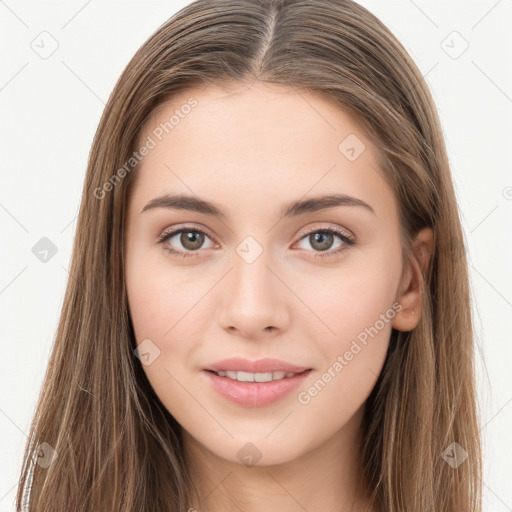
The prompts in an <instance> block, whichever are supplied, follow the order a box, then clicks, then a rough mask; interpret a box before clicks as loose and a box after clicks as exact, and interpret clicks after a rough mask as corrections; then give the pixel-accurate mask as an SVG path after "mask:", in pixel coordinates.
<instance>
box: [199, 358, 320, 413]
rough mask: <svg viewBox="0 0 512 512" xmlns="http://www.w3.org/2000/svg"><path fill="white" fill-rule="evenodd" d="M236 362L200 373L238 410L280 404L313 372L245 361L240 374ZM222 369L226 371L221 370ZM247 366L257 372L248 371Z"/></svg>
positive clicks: (282, 364)
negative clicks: (239, 408) (238, 408)
mask: <svg viewBox="0 0 512 512" xmlns="http://www.w3.org/2000/svg"><path fill="white" fill-rule="evenodd" d="M239 362H240V360H238V362H237V361H236V360H231V361H229V362H228V363H226V362H224V363H218V364H217V365H216V366H217V368H211V367H210V368H208V369H203V371H202V372H200V373H201V374H202V375H203V377H204V378H205V380H206V382H207V384H208V385H209V386H210V387H211V389H213V390H214V391H215V392H216V393H217V394H218V395H219V396H221V397H223V398H224V399H226V400H228V401H230V402H231V403H234V404H236V405H237V406H241V407H253V408H254V407H265V406H267V405H270V404H273V403H276V402H278V401H281V400H283V399H284V398H285V397H287V396H288V397H289V396H290V395H291V394H292V392H293V391H294V390H296V389H297V388H298V387H299V386H301V385H302V384H303V383H304V381H305V379H306V378H307V377H308V375H309V374H310V373H311V372H312V371H313V369H312V368H301V367H299V366H292V365H289V364H286V363H283V362H281V361H276V360H273V361H270V360H268V359H267V360H266V361H263V360H261V361H259V362H252V363H251V362H247V360H245V362H242V366H244V369H242V370H240V369H237V366H236V365H237V364H238V365H239ZM226 366H228V368H229V369H223V368H226ZM248 366H252V368H250V369H252V370H260V371H248V370H249V368H247V367H248ZM255 366H259V368H255ZM276 367H278V368H279V367H280V368H281V369H276ZM263 370H265V371H263Z"/></svg>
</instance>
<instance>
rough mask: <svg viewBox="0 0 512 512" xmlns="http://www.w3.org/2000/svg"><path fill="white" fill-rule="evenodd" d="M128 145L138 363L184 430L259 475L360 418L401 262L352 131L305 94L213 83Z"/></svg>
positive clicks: (381, 195)
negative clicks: (133, 158)
mask: <svg viewBox="0 0 512 512" xmlns="http://www.w3.org/2000/svg"><path fill="white" fill-rule="evenodd" d="M138 147H139V148H140V151H139V156H140V158H141V159H142V160H141V163H140V165H139V168H138V169H137V171H134V172H137V176H136V178H137V179H136V181H135V183H134V188H133V190H132V194H131V196H130V201H129V205H128V213H127V226H126V238H125V244H126V245H125V249H126V283H127V291H128V299H129V307H130V313H131V318H132V322H133V326H134V330H135V335H136V342H137V344H138V345H139V347H138V350H139V352H138V354H137V355H138V357H139V358H140V359H141V363H142V364H143V368H144V371H145V372H146V375H147V377H148V379H149V381H150V383H151V385H152V386H153V388H154V390H155V392H156V394H157V395H158V397H159V398H160V400H161V402H162V403H163V404H164V405H165V407H166V408H167V409H168V410H169V412H170V413H171V414H172V415H173V416H174V417H175V418H176V419H177V421H178V422H179V423H180V424H181V425H182V427H183V428H184V430H185V431H186V433H187V435H190V436H191V437H192V438H193V439H194V442H196V443H198V444H199V445H201V446H202V447H204V448H206V449H207V450H209V451H210V452H211V453H213V454H215V455H217V456H219V457H221V458H223V459H226V460H229V461H232V462H238V463H244V464H246V463H247V462H248V461H253V463H255V462H257V463H258V464H260V465H266V464H276V463H280V462H286V461H290V460H292V459H295V458H297V457H299V456H300V455H302V454H305V453H306V452H309V451H310V450H313V449H315V448H317V447H319V446H320V445H322V444H324V443H326V442H328V441H329V440H331V439H333V438H334V437H335V436H337V435H340V433H341V432H343V430H344V427H345V431H347V430H348V426H349V425H351V424H353V423H354V421H355V419H357V421H358V422H359V420H360V418H361V415H360V414H361V411H362V410H363V405H364V402H365V400H366V398H367V397H368V395H369V394H370V392H371V390H372V388H373V387H374V385H375V382H376V380H377V377H378V375H379V373H380V371H381V369H382V366H383V363H384V360H385V356H386V350H387V348H388V342H389V337H390V333H391V328H392V325H393V323H394V321H396V315H397V312H398V311H399V310H400V308H401V305H400V304H399V303H398V302H396V301H397V299H399V293H400V288H401V283H400V276H401V271H402V259H401V246H400V232H399V218H398V210H397V204H396V202H395V199H394V196H393V192H392V190H391V189H390V188H389V186H388V185H387V184H386V182H385V181H384V179H383V177H382V175H381V174H380V173H381V171H380V170H379V169H378V164H377V160H376V157H377V155H376V152H375V149H374V148H373V147H372V145H371V144H370V142H369V141H368V140H367V139H366V138H365V137H364V136H363V134H362V133H361V131H360V130H359V128H358V126H357V125H356V124H355V123H354V122H353V120H352V119H351V118H350V117H348V116H347V115H346V114H345V113H344V112H343V111H341V110H340V109H339V108H337V107H335V106H334V105H332V104H331V103H329V102H327V101H325V100H323V99H321V98H320V97H318V96H316V95H311V94H301V95H299V94H297V93H296V92H295V91H294V90H293V89H288V88H281V87H277V86H269V85H263V84H260V83H255V84H254V85H252V86H250V87H240V88H238V89H236V90H234V89H233V90H226V89H221V88H218V87H217V86H214V85H210V86H208V87H207V88H205V89H200V88H197V89H192V90H189V91H186V92H183V93H181V94H180V95H179V96H175V97H174V98H173V100H172V103H167V104H165V105H163V106H162V107H161V108H160V109H158V111H157V112H156V113H155V114H154V115H153V117H152V118H151V119H150V120H149V121H148V122H147V123H146V125H145V130H144V133H142V134H141V136H140V137H139V146H138ZM143 148H145V149H143ZM134 177H135V176H134ZM176 196H180V197H181V199H179V200H178V199H176ZM322 196H333V198H331V199H330V200H324V201H322V200H320V198H321V197H322ZM334 196H336V197H337V199H336V198H334ZM349 197H350V198H351V199H348V198H349ZM295 203H296V205H295V206H291V205H293V204H295ZM180 230H181V231H180ZM159 239H161V241H160V242H159ZM170 251H176V252H170ZM231 358H240V359H242V361H240V360H238V361H234V362H231V364H230V363H229V362H228V363H226V362H223V360H226V359H231ZM264 359H272V360H277V361H273V362H268V361H261V360H264ZM258 362H260V363H261V365H258V364H259V363H258ZM214 369H216V370H218V371H221V372H222V371H230V372H232V373H230V374H229V375H228V374H227V373H226V374H223V373H221V374H220V375H216V374H214V373H213V372H212V370H214ZM251 370H252V371H251ZM303 370H305V371H303ZM237 371H240V372H241V373H237ZM283 377H284V378H283ZM252 379H255V380H256V382H248V380H249V381H251V380H252ZM270 379H272V380H270ZM239 380H241V381H244V382H239ZM351 420H352V422H351Z"/></svg>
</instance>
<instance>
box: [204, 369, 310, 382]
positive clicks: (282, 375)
mask: <svg viewBox="0 0 512 512" xmlns="http://www.w3.org/2000/svg"><path fill="white" fill-rule="evenodd" d="M207 371H209V372H211V373H214V374H215V375H217V376H218V377H226V378H228V379H231V380H236V381H238V382H273V381H276V380H283V379H290V378H292V377H295V376H297V375H301V374H302V373H305V372H308V371H309V370H304V371H301V372H284V371H276V372H244V371H241V370H238V371H237V370H234V371H233V370H226V371H222V370H219V371H214V370H207Z"/></svg>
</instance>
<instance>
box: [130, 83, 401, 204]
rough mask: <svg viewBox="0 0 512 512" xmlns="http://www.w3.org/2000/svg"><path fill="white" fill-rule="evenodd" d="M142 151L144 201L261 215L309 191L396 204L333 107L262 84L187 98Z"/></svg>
mask: <svg viewBox="0 0 512 512" xmlns="http://www.w3.org/2000/svg"><path fill="white" fill-rule="evenodd" d="M149 141H151V142H149ZM144 144H148V145H151V146H152V149H151V150H150V151H149V154H147V156H145V157H144V158H143V159H142V161H141V162H140V164H139V166H138V168H137V175H138V176H137V180H136V181H137V183H136V186H135V191H134V192H135V195H136V196H137V197H138V198H139V199H140V200H143V199H147V200H149V199H151V198H152V197H154V196H155V195H157V194H159V193H162V192H187V193H193V194H196V195H198V196H201V197H205V198H209V199H216V201H217V202H220V203H222V202H227V203H229V204H230V205H233V206H236V204H238V205H239V206H243V205H244V204H245V205H249V204H250V203H251V202H259V206H260V207H261V204H262V202H265V201H267V200H270V199H272V200H274V199H276V198H278V197H281V198H282V199H283V202H286V199H290V200H292V199H297V196H304V195H308V193H309V191H311V193H315V194H316V193H331V192H334V193H336V192H339V193H346V194H350V195H357V196H358V197H360V198H361V199H362V200H364V201H367V202H370V201H377V202H382V201H384V202H385V201H386V199H387V201H388V202H389V201H392V200H393V198H392V197H391V195H392V191H391V190H390V189H389V187H388V186H387V184H386V183H385V180H384V179H383V173H382V170H381V169H380V168H379V165H378V161H377V158H378V155H377V153H376V149H375V147H374V146H373V145H372V144H371V143H370V141H369V140H368V139H367V138H366V137H365V135H364V133H363V132H362V131H361V130H360V127H359V125H358V123H357V122H356V121H355V120H354V119H353V118H352V117H351V116H350V115H349V114H348V113H346V112H345V111H343V110H342V109H341V108H340V107H338V106H336V105H335V104H334V102H332V101H329V100H328V99H326V98H324V97H322V96H320V95H317V94H314V93H310V92H307V93H305V92H299V91H297V90H295V89H294V88H288V87H282V86H277V85H274V84H271V85H269V84H264V83H261V82H256V83H254V84H251V85H248V86H243V85H240V86H233V87H230V88H225V87H219V86H217V85H214V84H210V85H208V86H206V87H205V86H203V87H197V88H192V89H189V90H186V91H182V92H180V93H179V94H177V95H175V96H173V97H172V98H171V99H170V100H169V101H167V102H165V103H163V104H162V105H160V106H159V108H158V109H157V110H156V111H155V112H154V113H153V115H152V116H151V117H150V118H149V119H148V121H147V122H146V123H145V125H144V127H143V130H141V133H140V134H139V137H138V145H137V147H141V146H143V145H144ZM386 194H387V195H386ZM389 206H390V205H389V204H388V205H383V207H388V208H389Z"/></svg>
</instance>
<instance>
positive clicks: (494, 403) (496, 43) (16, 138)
mask: <svg viewBox="0 0 512 512" xmlns="http://www.w3.org/2000/svg"><path fill="white" fill-rule="evenodd" d="M188 3H189V2H188V1H187V2H185V1H148V0H146V1H122V2H121V1H117V2H116V1H112V0H110V1H106V0H102V1H101V2H100V1H99V0H89V1H87V0H83V1H80V2H76V1H69V0H66V1H37V2H36V1H32V2H28V1H18V0H0V48H1V61H0V114H1V115H0V119H1V123H0V144H1V153H0V162H1V164H0V169H1V178H0V180H1V181H0V229H1V232H0V236H1V241H2V248H3V249H2V251H0V258H1V261H0V269H1V274H0V313H1V323H0V326H1V358H0V365H1V366H0V368H1V370H0V379H1V395H0V433H1V435H0V443H1V448H2V451H1V457H0V512H3V511H11V510H14V506H13V502H14V496H15V490H16V483H17V478H18V475H19V470H20V465H21V460H22V450H23V449H24V446H25V442H26V433H27V432H28V429H29V425H30V421H31V419H32V416H33V413H34V408H35V405H36V400H37V396H38V393H39V390H40V386H41V383H42V378H43V374H44V371H45V369H46V365H47V362H48V358H49V354H50V350H51V345H52V343H53V338H54V335H55V332H56V328H57V322H58V317H59V313H60V308H61V306H62V301H63V296H64V290H65V285H66V281H67V279H68V272H67V268H68V265H69V259H70V251H71V246H72V241H73V236H74V231H75V227H76V215H77V212H78V206H79V200H80V196H81V190H82V186H83V180H84V176H85V169H86V161H87V156H88V152H89V149H90V145H91V142H92V139H93V135H94V132H95V130H96V127H97V124H98V122H99V119H100V115H101V113H102V110H103V107H104V104H105V102H106V100H107V98H108V96H109V94H110V92H111V91H112V88H113V87H114V84H115V81H116V80H117V78H118V77H119V75H120V73H121V72H122V70H123V69H124V67H125V66H126V64H127V63H128V61H129V60H130V58H131V57H132V55H133V54H134V53H135V51H136V50H137V49H138V48H139V46H140V45H141V44H142V43H143V42H144V41H145V40H146V39H147V38H148V37H149V35H150V34H151V33H152V32H153V31H154V30H155V29H156V28H157V27H158V26H160V25H161V24H162V23H164V22H165V21H166V20H167V19H168V18H169V17H170V16H171V15H172V14H174V13H175V12H176V11H177V10H178V9H180V8H181V7H183V6H184V5H186V4H188ZM360 3H361V4H362V5H364V6H365V7H367V8H368V9H369V10H370V11H371V12H373V13H374V14H375V15H377V16H378V17H379V18H380V19H381V20H382V21H383V22H384V23H385V24H386V25H387V26H388V27H389V28H390V29H391V30H392V32H393V33H394V34H395V35H396V36H397V37H398V39H399V40H400V41H401V42H402V43H403V44H404V45H405V47H406V48H407V50H408V51H409V52H410V54H411V56H412V57H413V59H414V60H415V62H416V63H417V65H418V67H419V68H420V70H421V71H422V73H423V74H424V75H425V80H426V81H427V83H428V84H429V86H430V88H431V90H432V93H433V95H434V99H435V101H436V103H437V106H438V109H439V113H440V116H441V120H442V123H443V129H444V132H445V137H446V141H447V145H448V151H449V155H450V160H451V164H452V170H453V175H454V180H455V186H456V191H457V198H458V201H459V204H460V207H461V210H462V216H463V225H464V230H465V234H466V237H467V245H468V254H469V258H470V264H471V267H470V270H471V281H472V288H473V293H474V302H475V303H474V313H475V325H476V332H477V337H478V354H477V357H478V371H479V373H478V378H479V382H478V385H479V394H480V403H481V416H482V419H481V425H482V435H483V439H484V451H485V453H484V455H485V474H484V484H485V485H484V492H485V495H484V496H485V501H484V510H489V511H492V512H502V511H507V510H508V511H512V486H510V482H512V470H511V469H510V461H511V460H512V435H511V430H512V428H511V427H512V377H511V368H510V366H511V363H512V357H511V356H512V342H511V341H512V340H511V337H510V327H511V325H510V324H511V320H510V319H511V318H512V286H511V285H512V278H511V273H510V262H511V261H512V242H511V238H510V235H511V233H512V230H511V227H512V226H511V225H512V200H511V199H512V189H511V188H510V187H512V169H511V167H512V158H511V154H510V149H511V147H512V127H511V114H512V64H511V63H512V36H511V33H512V31H511V29H510V27H511V26H512V0H500V1H496V0H480V1H476V0H472V1H468V0H464V1H446V0H443V1H440V0H439V1H437V0H436V1H427V0H415V1H414V2H413V1H412V0H397V1H393V2H391V1H387V2H383V1H382V0H361V1H360ZM43 31H47V32H48V33H49V34H51V37H53V38H54V39H55V40H56V42H57V43H58V48H57V50H56V51H55V53H53V54H52V55H51V56H50V57H48V58H47V59H42V58H41V57H40V56H39V55H38V54H37V53H36V52H35V51H34V50H33V49H32V47H31V44H32V45H35V44H37V42H38V41H39V40H40V39H37V38H38V36H39V34H40V33H41V32H43ZM453 31H457V32H458V33H459V34H460V35H461V36H462V37H463V38H464V39H465V40H466V41H467V43H468V44H469V47H468V49H467V50H466V51H465V52H464V53H463V54H462V55H460V57H458V58H456V59H454V58H452V57H451V56H450V55H448V53H446V51H445V49H446V50H448V48H444V47H443V44H448V45H451V46H453V47H454V49H452V50H451V51H452V52H453V51H457V50H458V49H460V48H462V47H461V46H460V45H461V44H462V43H463V41H462V39H460V38H458V36H453V34H452V32H453ZM450 34H452V35H451V36H450V37H449V38H448V39H446V38H447V36H449V35H450ZM41 37H46V38H48V37H49V36H47V35H46V36H41ZM453 37H455V39H453ZM34 40H35V43H33V41H34ZM445 40H446V43H443V44H442V41H445ZM452 40H453V41H454V42H453V43H451V42H450V41H452ZM46 41H47V45H46V48H48V47H49V46H48V43H50V44H51V41H50V40H49V39H47V40H46ZM55 44H56V43H55ZM507 187H508V188H507ZM507 191H508V195H507ZM507 197H508V199H507ZM45 236H46V237H48V238H49V239H50V240H52V242H53V243H54V244H55V245H56V246H57V248H58V252H57V254H56V255H55V256H54V257H53V258H51V259H50V260H49V261H48V262H47V263H42V262H41V261H39V259H37V258H36V257H35V256H34V254H33V253H32V247H33V246H34V245H35V244H36V242H37V241H38V240H40V239H41V238H42V237H45ZM310 512H313V511H310Z"/></svg>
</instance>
